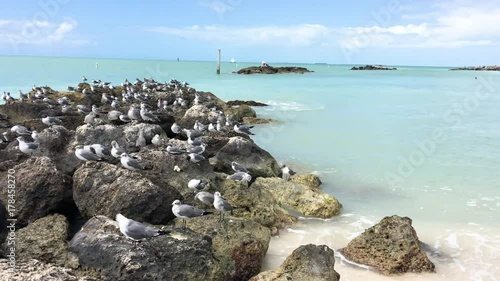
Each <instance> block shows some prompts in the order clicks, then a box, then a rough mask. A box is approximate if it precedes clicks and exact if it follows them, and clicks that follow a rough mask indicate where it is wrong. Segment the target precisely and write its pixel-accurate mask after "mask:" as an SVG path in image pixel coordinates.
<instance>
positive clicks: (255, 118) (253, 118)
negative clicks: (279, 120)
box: [243, 117, 275, 125]
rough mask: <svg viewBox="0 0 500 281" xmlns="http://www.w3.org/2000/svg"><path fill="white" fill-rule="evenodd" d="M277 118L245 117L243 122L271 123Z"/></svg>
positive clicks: (248, 123)
mask: <svg viewBox="0 0 500 281" xmlns="http://www.w3.org/2000/svg"><path fill="white" fill-rule="evenodd" d="M273 122H275V120H273V119H267V118H257V117H243V124H245V125H252V124H269V123H273Z"/></svg>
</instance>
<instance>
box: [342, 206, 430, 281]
mask: <svg viewBox="0 0 500 281" xmlns="http://www.w3.org/2000/svg"><path fill="white" fill-rule="evenodd" d="M411 222H412V221H411V219H410V218H407V217H399V216H396V215H394V216H392V217H385V218H383V219H382V220H381V221H380V222H379V223H378V224H376V225H374V226H372V227H370V228H368V229H366V230H365V231H364V232H363V233H362V234H361V235H359V236H358V237H356V238H354V239H353V240H352V241H351V242H349V244H348V245H347V247H345V248H343V249H341V250H340V252H341V253H342V254H343V255H344V256H345V258H347V259H348V260H351V261H353V262H356V263H361V264H365V265H368V266H371V267H373V268H374V269H376V270H378V271H379V272H381V273H383V274H397V273H405V272H435V269H434V268H435V267H434V264H433V263H432V262H431V261H430V260H429V259H428V258H427V256H426V254H425V252H424V251H423V250H422V247H421V246H420V241H419V240H418V237H417V233H416V232H415V229H414V228H413V227H412V225H411Z"/></svg>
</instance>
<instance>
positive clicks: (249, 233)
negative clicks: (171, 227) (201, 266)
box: [176, 214, 271, 280]
mask: <svg viewBox="0 0 500 281" xmlns="http://www.w3.org/2000/svg"><path fill="white" fill-rule="evenodd" d="M176 223H177V225H180V224H181V223H182V222H181V221H180V220H177V221H176ZM187 227H188V228H189V229H190V230H192V231H194V232H196V233H200V234H202V235H205V236H209V237H211V239H212V248H213V251H214V255H215V257H216V259H217V260H218V261H219V265H220V268H221V270H222V272H223V275H224V277H223V278H222V279H220V280H248V279H249V278H250V277H252V276H254V275H255V274H257V273H259V272H260V268H261V264H262V261H263V259H264V256H265V255H266V252H267V248H268V246H269V241H270V239H271V233H270V231H269V229H268V228H266V227H263V226H262V225H260V224H258V223H256V222H253V221H249V220H242V219H239V218H234V217H229V216H226V218H225V221H224V224H221V222H219V218H218V216H217V215H215V214H214V215H212V216H204V217H199V218H195V219H190V220H188V223H187ZM207 280H208V279H207Z"/></svg>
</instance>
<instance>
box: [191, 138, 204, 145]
mask: <svg viewBox="0 0 500 281" xmlns="http://www.w3.org/2000/svg"><path fill="white" fill-rule="evenodd" d="M187 142H188V144H190V145H192V146H199V145H201V144H202V143H203V142H202V141H201V140H200V139H199V138H197V139H192V138H188V140H187Z"/></svg>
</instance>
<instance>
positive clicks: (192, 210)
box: [172, 200, 212, 227]
mask: <svg viewBox="0 0 500 281" xmlns="http://www.w3.org/2000/svg"><path fill="white" fill-rule="evenodd" d="M172 213H173V214H174V215H175V216H176V217H178V218H182V220H183V225H184V227H186V219H189V218H195V217H201V216H204V215H209V214H211V213H212V212H210V211H206V210H202V209H198V208H196V207H193V206H191V205H187V204H182V203H181V201H180V200H175V201H174V202H172Z"/></svg>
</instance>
